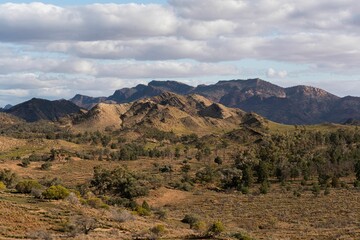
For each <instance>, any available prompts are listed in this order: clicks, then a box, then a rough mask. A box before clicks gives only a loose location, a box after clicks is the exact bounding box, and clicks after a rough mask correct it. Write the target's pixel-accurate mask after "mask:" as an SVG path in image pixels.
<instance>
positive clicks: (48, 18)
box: [0, 0, 360, 106]
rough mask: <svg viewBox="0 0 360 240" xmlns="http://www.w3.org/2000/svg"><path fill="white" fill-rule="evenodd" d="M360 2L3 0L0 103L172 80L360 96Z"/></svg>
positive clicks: (93, 93) (99, 93)
mask: <svg viewBox="0 0 360 240" xmlns="http://www.w3.org/2000/svg"><path fill="white" fill-rule="evenodd" d="M359 13H360V4H358V1H357V0H317V1H314V0H302V1H292V0H168V1H166V0H148V1H145V0H142V1H141V0H132V1H130V0H129V1H89V0H88V1H85V0H83V1H68V0H62V1H42V2H32V1H12V2H7V1H0V86H1V87H0V106H4V105H5V104H7V103H10V104H16V103H19V102H21V101H24V100H28V99H30V98H32V97H41V98H47V99H59V98H71V97H72V96H73V95H74V94H75V93H81V94H85V95H91V96H108V95H111V94H112V93H113V91H114V90H116V89H119V88H122V87H131V86H134V85H136V84H138V83H147V82H148V81H150V80H152V79H157V80H166V79H173V80H178V81H182V82H185V83H188V84H191V85H197V84H200V83H201V84H204V83H205V84H210V83H215V82H217V81H218V80H227V79H247V78H257V77H259V78H262V79H264V80H267V81H270V82H272V83H275V84H278V85H281V86H285V87H286V86H293V85H298V84H303V85H313V86H316V87H320V88H323V89H325V90H328V91H331V92H333V93H335V94H337V95H339V96H345V95H355V96H360V14H359Z"/></svg>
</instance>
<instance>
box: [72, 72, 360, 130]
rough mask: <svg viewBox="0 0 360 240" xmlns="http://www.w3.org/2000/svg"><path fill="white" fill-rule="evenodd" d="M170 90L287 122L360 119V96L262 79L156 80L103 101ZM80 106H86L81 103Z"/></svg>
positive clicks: (280, 121) (131, 97)
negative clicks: (193, 82) (189, 82)
mask: <svg viewBox="0 0 360 240" xmlns="http://www.w3.org/2000/svg"><path fill="white" fill-rule="evenodd" d="M167 91H169V92H174V93H176V94H181V95H187V94H198V95H201V96H204V97H206V98H208V99H209V100H211V101H214V102H217V103H221V104H223V105H225V106H227V107H231V108H240V109H242V110H244V111H246V112H255V113H257V114H260V115H262V116H264V117H266V118H268V119H269V120H272V121H275V122H279V123H284V124H305V125H307V124H318V123H323V122H334V123H344V122H345V121H346V120H348V119H350V118H353V119H360V98H357V97H350V96H347V97H343V98H341V97H339V96H336V95H334V94H332V93H329V92H327V91H325V90H323V89H320V88H316V87H312V86H305V85H298V86H293V87H286V88H284V87H281V86H278V85H275V84H273V83H270V82H267V81H264V80H262V79H259V78H254V79H247V80H241V79H234V80H221V81H218V82H217V83H215V84H209V85H204V84H202V85H198V86H196V87H193V86H190V85H187V84H185V83H180V82H176V81H171V80H167V81H155V80H153V81H151V82H149V84H148V85H144V84H139V85H137V86H135V87H133V88H123V89H119V90H116V91H115V93H114V94H113V95H111V96H109V97H108V98H107V99H106V100H105V101H104V102H107V101H111V102H116V103H127V102H132V101H137V100H139V99H143V98H149V97H154V96H158V95H160V94H162V93H164V92H167ZM96 100H98V99H96V98H95V99H94V101H96ZM78 105H79V106H81V107H86V106H85V105H83V104H81V103H78ZM88 109H89V108H88ZM343 109H345V110H343Z"/></svg>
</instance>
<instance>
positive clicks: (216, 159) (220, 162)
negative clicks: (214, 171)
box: [214, 156, 223, 165]
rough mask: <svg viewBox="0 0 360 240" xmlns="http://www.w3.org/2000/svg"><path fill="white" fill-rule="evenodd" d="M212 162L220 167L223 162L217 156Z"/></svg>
mask: <svg viewBox="0 0 360 240" xmlns="http://www.w3.org/2000/svg"><path fill="white" fill-rule="evenodd" d="M214 162H215V163H216V164H217V165H221V164H222V163H223V160H222V159H221V157H219V156H217V157H216V158H215V159H214Z"/></svg>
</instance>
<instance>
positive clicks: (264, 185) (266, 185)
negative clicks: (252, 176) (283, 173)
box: [259, 182, 269, 194]
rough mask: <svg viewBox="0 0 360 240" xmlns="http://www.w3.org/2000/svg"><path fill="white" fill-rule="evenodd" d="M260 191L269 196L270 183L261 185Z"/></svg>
mask: <svg viewBox="0 0 360 240" xmlns="http://www.w3.org/2000/svg"><path fill="white" fill-rule="evenodd" d="M259 190H260V193H261V194H267V193H268V192H269V183H268V182H263V183H261V185H260V188H259Z"/></svg>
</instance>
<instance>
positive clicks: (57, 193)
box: [42, 185, 70, 200]
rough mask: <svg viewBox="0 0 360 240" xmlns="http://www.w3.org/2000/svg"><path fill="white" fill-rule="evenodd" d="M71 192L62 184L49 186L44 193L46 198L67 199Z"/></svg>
mask: <svg viewBox="0 0 360 240" xmlns="http://www.w3.org/2000/svg"><path fill="white" fill-rule="evenodd" d="M69 194H70V191H69V190H68V189H66V188H65V187H63V186H61V185H55V186H51V187H49V188H47V189H46V190H45V191H44V192H43V193H42V195H43V197H44V198H45V199H53V200H59V199H65V198H66V197H68V196H69Z"/></svg>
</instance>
